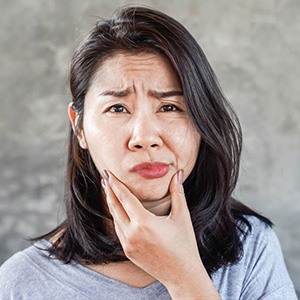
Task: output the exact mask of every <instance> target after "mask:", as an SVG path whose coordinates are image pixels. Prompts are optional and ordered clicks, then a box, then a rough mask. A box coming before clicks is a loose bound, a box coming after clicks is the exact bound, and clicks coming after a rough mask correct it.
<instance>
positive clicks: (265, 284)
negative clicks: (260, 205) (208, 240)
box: [215, 216, 297, 299]
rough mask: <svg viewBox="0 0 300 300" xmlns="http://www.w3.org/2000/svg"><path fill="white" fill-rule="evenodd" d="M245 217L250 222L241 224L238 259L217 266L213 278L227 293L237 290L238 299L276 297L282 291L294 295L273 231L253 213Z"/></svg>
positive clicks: (280, 294) (294, 296) (293, 296)
mask: <svg viewBox="0 0 300 300" xmlns="http://www.w3.org/2000/svg"><path fill="white" fill-rule="evenodd" d="M245 219H246V221H248V223H249V225H250V226H247V225H246V224H245V223H243V224H241V227H242V229H243V230H244V234H241V240H242V242H243V255H242V257H241V260H240V261H239V262H238V263H237V264H235V265H232V266H227V267H224V268H221V269H220V270H219V271H218V272H217V274H216V275H215V278H216V282H217V283H218V284H220V285H223V289H224V290H226V291H224V292H225V293H226V294H228V295H232V293H237V291H238V297H239V299H279V298H280V297H281V296H282V295H289V296H290V298H288V299H297V298H296V295H295V291H294V287H293V284H292V281H291V279H290V277H289V274H288V272H287V269H286V265H285V262H284V258H283V255H282V251H281V247H280V243H279V241H278V238H277V236H276V233H275V231H274V230H273V229H272V227H271V226H270V225H268V224H266V223H265V222H263V221H262V220H260V219H259V218H257V217H254V216H245ZM222 282H223V283H222ZM224 282H226V284H224ZM233 286H234V289H233V288H232V287H233ZM268 295H270V296H268ZM235 296H236V295H235ZM269 297H270V298H269ZM224 298H225V299H226V297H224Z"/></svg>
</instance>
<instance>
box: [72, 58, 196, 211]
mask: <svg viewBox="0 0 300 300" xmlns="http://www.w3.org/2000/svg"><path fill="white" fill-rule="evenodd" d="M71 115H72V113H70V116H71ZM74 119H75V117H73V118H72V117H71V121H72V122H73V125H74V122H75V120H74ZM78 138H79V141H80V145H81V147H83V148H87V149H88V151H89V152H90V154H91V156H92V159H93V161H94V163H95V165H96V167H97V169H98V170H99V172H102V171H103V170H105V169H106V170H109V171H111V172H112V173H113V174H114V175H115V176H116V177H117V178H118V179H119V180H120V181H121V182H123V183H124V184H125V185H126V186H127V187H128V188H129V189H130V191H131V192H132V193H133V194H134V195H135V196H136V197H137V198H138V199H139V200H140V201H141V202H142V203H143V205H144V207H145V208H146V209H148V210H150V211H152V212H154V213H156V214H160V213H163V212H162V210H167V209H168V208H169V206H170V199H169V197H168V190H169V184H170V180H171V177H172V176H173V175H174V173H175V172H176V171H178V170H180V169H183V170H184V179H186V178H187V177H188V175H189V174H190V173H191V171H192V169H193V167H194V165H195V162H196V158H197V155H198V151H199V147H200V135H199V134H198V133H197V131H196V130H195V128H194V126H193V125H192V123H191V121H190V119H189V117H188V115H187V112H186V106H185V100H184V97H183V95H182V89H181V85H180V82H179V80H178V78H177V75H176V72H175V71H174V69H173V68H172V67H171V66H170V64H169V63H168V62H167V61H166V60H165V59H163V58H162V57H161V56H159V55H157V54H149V53H141V54H131V53H119V54H115V55H114V56H113V57H111V58H109V59H107V60H106V61H105V62H104V63H103V64H102V65H101V67H100V68H99V69H98V70H97V72H96V75H95V77H94V80H93V81H92V83H91V86H90V88H89V90H88V92H87V95H86V98H85V104H84V115H83V129H82V130H81V131H80V132H79V134H78ZM99 184H100V182H99Z"/></svg>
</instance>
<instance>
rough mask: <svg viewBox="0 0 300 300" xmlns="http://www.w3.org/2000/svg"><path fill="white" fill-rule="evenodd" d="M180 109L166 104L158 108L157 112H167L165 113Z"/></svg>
mask: <svg viewBox="0 0 300 300" xmlns="http://www.w3.org/2000/svg"><path fill="white" fill-rule="evenodd" d="M179 110H180V109H179V108H178V107H177V106H175V105H173V104H166V105H164V106H162V107H161V108H160V110H159V111H162V112H167V111H179Z"/></svg>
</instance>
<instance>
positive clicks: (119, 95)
mask: <svg viewBox="0 0 300 300" xmlns="http://www.w3.org/2000/svg"><path fill="white" fill-rule="evenodd" d="M129 94H130V89H126V90H121V91H104V92H102V93H100V94H99V96H113V97H116V98H123V97H126V96H128V95H129Z"/></svg>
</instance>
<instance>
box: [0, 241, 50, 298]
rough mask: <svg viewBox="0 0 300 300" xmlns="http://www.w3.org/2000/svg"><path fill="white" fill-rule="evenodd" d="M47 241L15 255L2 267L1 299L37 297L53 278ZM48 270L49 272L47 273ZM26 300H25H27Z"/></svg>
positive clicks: (0, 276)
mask: <svg viewBox="0 0 300 300" xmlns="http://www.w3.org/2000/svg"><path fill="white" fill-rule="evenodd" d="M46 248H47V242H46V241H40V242H38V243H36V244H35V245H33V246H30V247H28V248H27V249H25V250H23V251H20V252H18V253H16V254H15V255H13V256H12V257H11V258H10V259H8V260H7V261H6V262H4V263H3V265H2V266H1V267H0V299H23V298H24V297H25V298H26V295H27V296H28V297H31V299H32V298H34V297H35V296H36V298H35V299H41V298H39V297H38V296H37V292H38V289H37V287H40V286H42V285H43V283H45V282H49V276H51V272H50V271H49V270H50V269H51V265H50V264H51V263H50V260H49V259H48V257H47V252H46V251H43V250H45V249H46ZM46 270H47V271H46ZM25 298H24V299H25Z"/></svg>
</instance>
